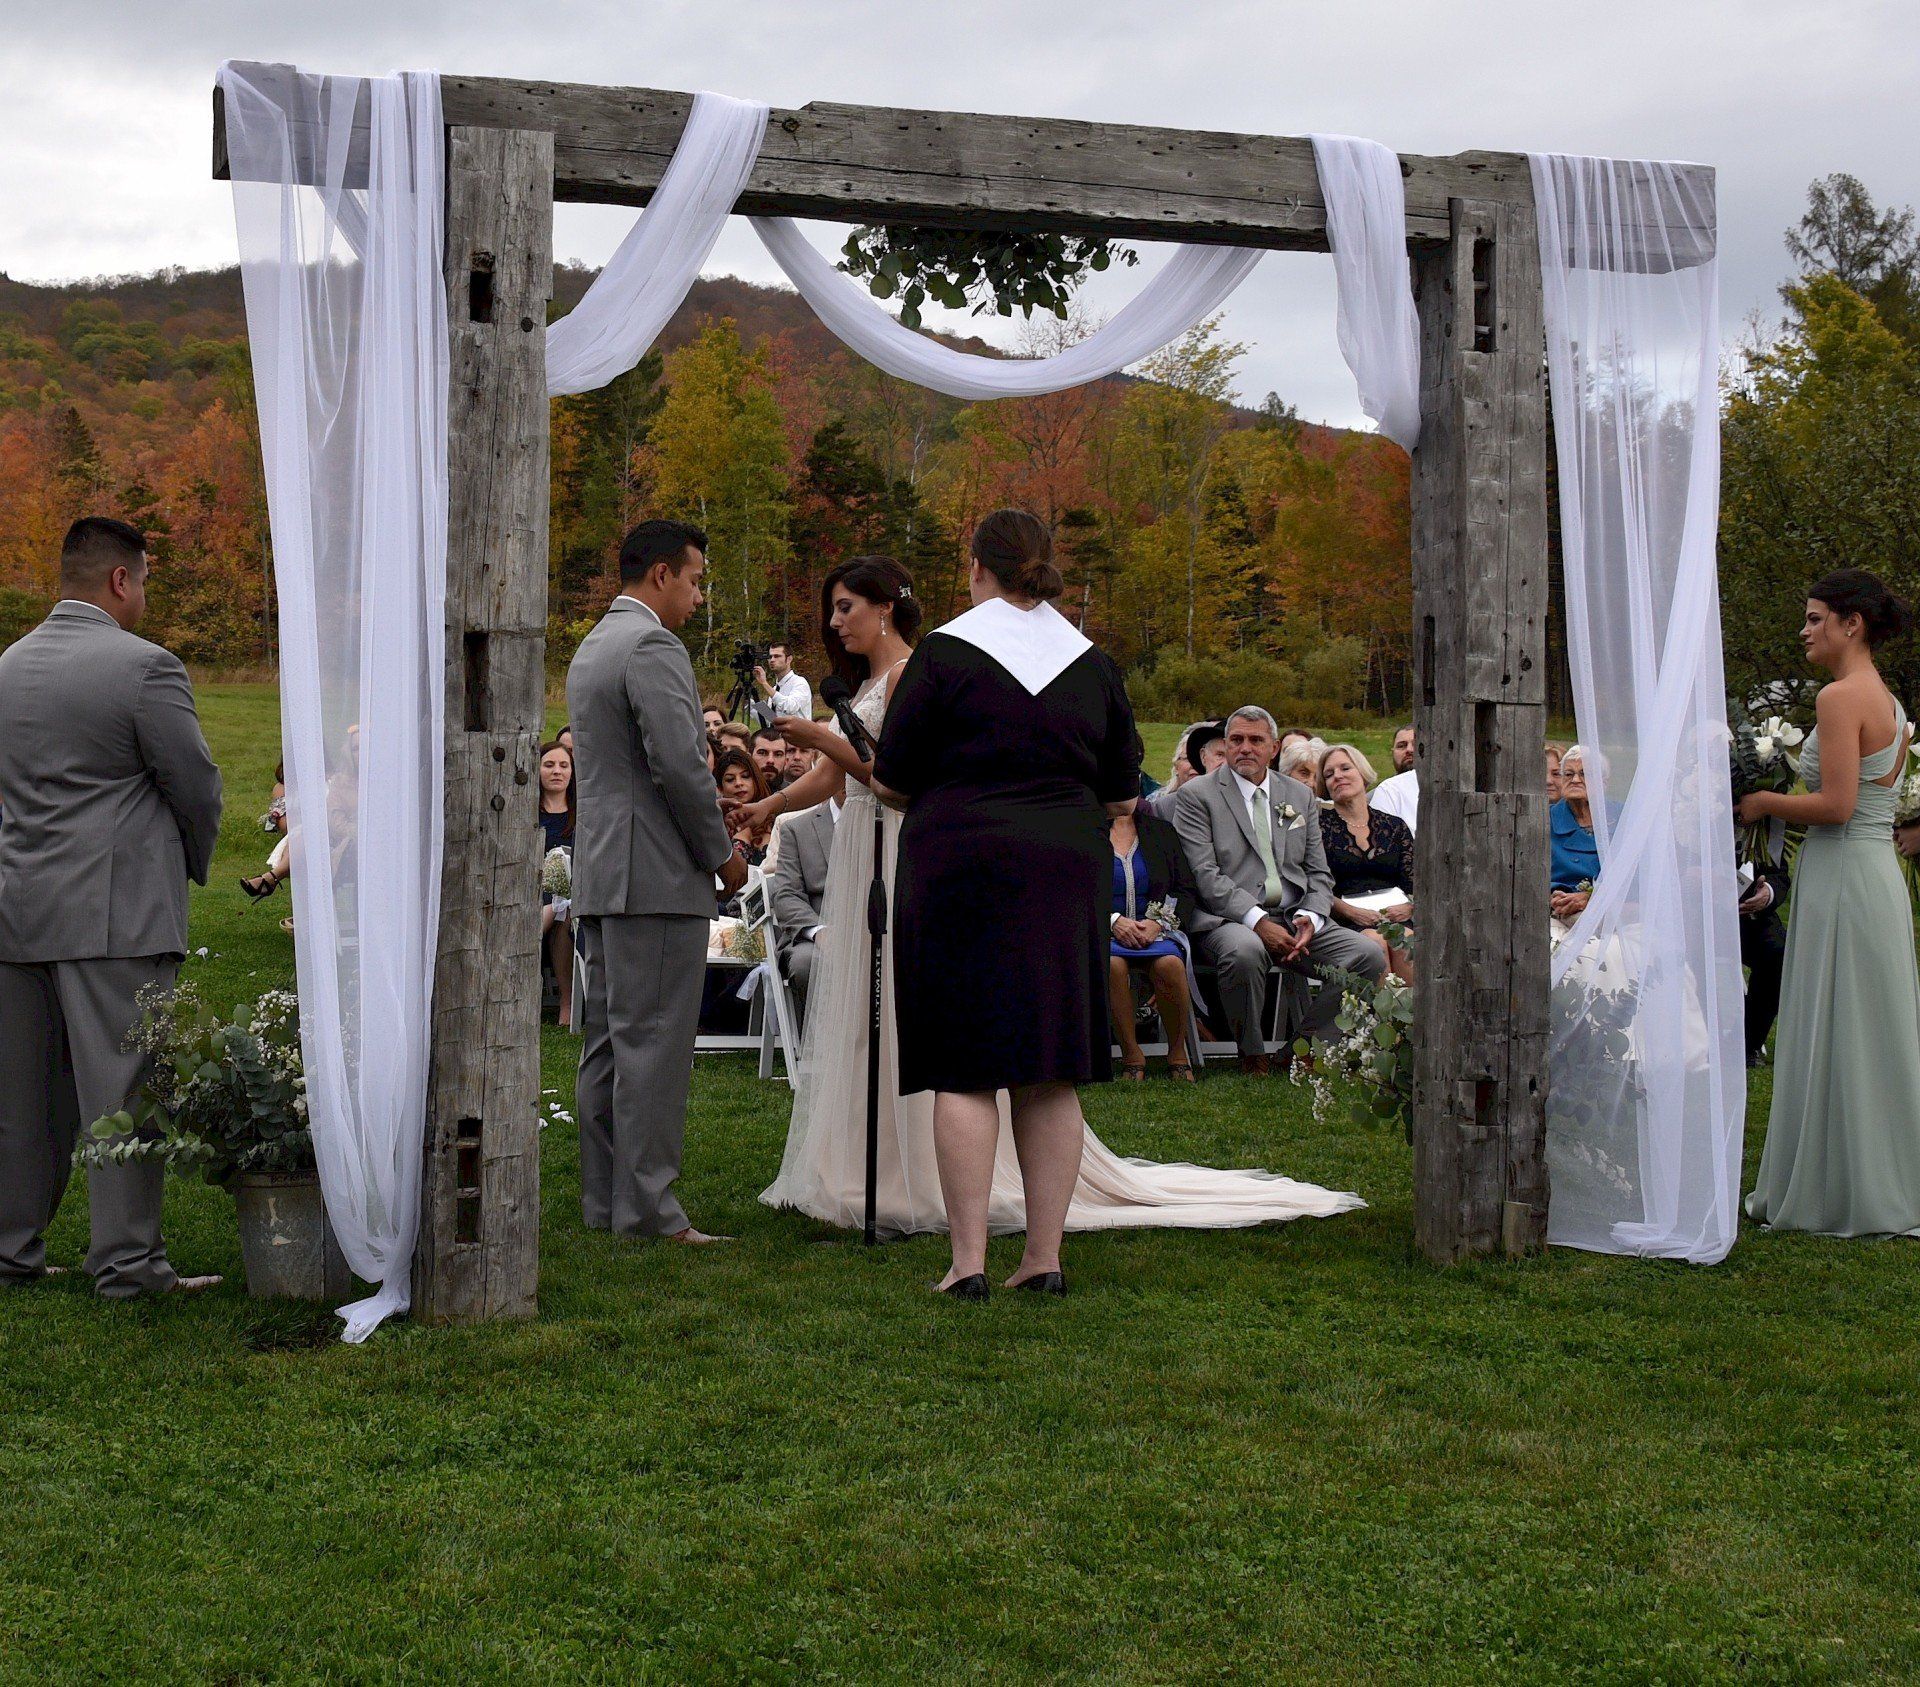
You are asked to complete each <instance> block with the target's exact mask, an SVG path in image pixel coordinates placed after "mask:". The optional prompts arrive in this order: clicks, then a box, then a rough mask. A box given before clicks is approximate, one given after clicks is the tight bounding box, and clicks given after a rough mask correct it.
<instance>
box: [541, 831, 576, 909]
mask: <svg viewBox="0 0 1920 1687" xmlns="http://www.w3.org/2000/svg"><path fill="white" fill-rule="evenodd" d="M540 888H541V889H542V890H544V891H545V892H546V893H547V894H548V895H549V896H555V897H562V898H569V899H570V898H571V897H572V895H573V851H572V849H570V848H569V847H568V846H567V845H566V844H561V845H560V846H559V847H558V848H555V849H550V850H548V851H547V858H546V860H545V861H543V862H541V864H540Z"/></svg>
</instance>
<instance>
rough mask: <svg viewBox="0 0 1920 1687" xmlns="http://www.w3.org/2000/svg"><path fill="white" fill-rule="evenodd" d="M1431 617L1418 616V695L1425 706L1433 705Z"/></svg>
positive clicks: (1432, 635) (1432, 632) (1430, 706)
mask: <svg viewBox="0 0 1920 1687" xmlns="http://www.w3.org/2000/svg"><path fill="white" fill-rule="evenodd" d="M1433 651H1434V631H1433V617H1432V616H1431V615H1423V616H1422V617H1421V618H1420V697H1421V700H1422V701H1423V702H1424V703H1425V704H1426V706H1427V707H1428V708H1429V709H1431V708H1432V707H1433Z"/></svg>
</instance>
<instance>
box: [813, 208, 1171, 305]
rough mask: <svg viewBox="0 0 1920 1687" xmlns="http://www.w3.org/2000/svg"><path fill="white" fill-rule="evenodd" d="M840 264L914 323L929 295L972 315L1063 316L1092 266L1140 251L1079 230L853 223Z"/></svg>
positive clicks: (1128, 259) (1126, 260) (1130, 260)
mask: <svg viewBox="0 0 1920 1687" xmlns="http://www.w3.org/2000/svg"><path fill="white" fill-rule="evenodd" d="M840 252H841V261H840V267H841V268H842V269H843V270H845V271H846V272H847V273H848V274H849V275H855V276H859V277H862V278H863V279H864V280H865V281H866V283H867V290H868V291H869V292H870V293H872V294H873V296H874V297H875V298H876V299H891V298H895V297H897V298H898V299H899V300H900V320H901V321H902V322H903V323H905V324H906V326H907V327H909V328H918V327H919V326H920V307H921V306H922V305H923V304H925V303H926V301H927V300H928V299H931V300H933V302H934V303H935V304H938V305H945V306H946V307H947V308H948V309H949V310H965V309H966V308H967V307H968V306H969V305H971V306H972V307H973V314H974V315H975V316H984V315H985V314H986V313H987V312H989V311H996V312H998V313H999V314H1000V315H1001V316H1011V315H1012V314H1013V313H1014V311H1015V310H1016V309H1018V310H1019V311H1020V312H1021V314H1022V315H1024V316H1027V317H1031V316H1032V315H1033V313H1034V311H1035V310H1036V309H1040V310H1047V311H1052V312H1053V314H1054V315H1055V316H1065V315H1066V314H1067V306H1068V303H1069V301H1070V300H1071V297H1072V293H1073V289H1074V288H1075V287H1077V286H1078V285H1079V284H1080V283H1081V282H1082V281H1084V280H1085V279H1086V277H1087V275H1088V273H1089V272H1090V271H1094V270H1103V269H1106V268H1108V267H1109V266H1110V265H1111V264H1113V263H1114V262H1115V261H1116V260H1117V261H1118V262H1120V263H1123V264H1136V263H1138V262H1139V261H1140V258H1139V254H1138V253H1136V252H1134V251H1133V250H1132V249H1131V248H1129V247H1126V246H1116V245H1115V244H1114V243H1113V242H1112V241H1111V240H1105V239H1096V238H1094V237H1091V236H1088V235H1079V234H981V233H966V232H962V231H960V230H957V229H938V228H899V227H895V226H893V225H891V224H887V223H876V224H870V225H868V226H866V227H863V228H857V229H855V230H854V231H853V233H851V234H850V235H848V236H847V240H846V244H845V245H844V246H842V247H841V248H840Z"/></svg>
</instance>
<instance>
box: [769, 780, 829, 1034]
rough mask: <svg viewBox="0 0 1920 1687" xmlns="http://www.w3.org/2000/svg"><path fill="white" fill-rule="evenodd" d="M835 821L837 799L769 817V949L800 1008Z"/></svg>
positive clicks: (823, 902) (818, 929)
mask: <svg viewBox="0 0 1920 1687" xmlns="http://www.w3.org/2000/svg"><path fill="white" fill-rule="evenodd" d="M839 824H840V804H839V802H838V801H837V800H830V801H827V802H823V803H816V804H815V805H814V806H813V807H812V808H808V809H802V810H801V811H800V813H798V814H783V815H781V816H780V817H779V819H778V820H776V821H775V822H774V827H773V835H774V838H775V840H776V841H777V842H778V844H779V846H780V848H779V859H778V862H777V863H776V865H775V867H774V869H773V898H772V909H773V949H774V957H775V959H776V960H777V961H778V963H779V967H780V974H781V976H782V977H783V978H785V979H786V981H787V982H788V983H789V984H791V985H792V986H793V993H794V995H795V996H797V997H798V998H799V1001H800V1009H801V1012H802V1013H804V1012H805V1011H806V1002H807V987H808V986H809V985H810V984H811V983H812V982H813V958H814V955H815V953H816V952H817V951H816V949H815V947H814V946H815V944H816V943H817V942H818V940H819V937H820V933H821V932H822V931H823V930H824V929H825V927H824V926H822V925H821V923H820V915H821V910H822V909H823V908H824V906H825V905H826V900H827V861H828V859H829V858H830V857H831V856H832V854H833V829H834V827H836V826H837V825H839Z"/></svg>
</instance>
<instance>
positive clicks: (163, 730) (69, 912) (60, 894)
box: [0, 516, 220, 1299]
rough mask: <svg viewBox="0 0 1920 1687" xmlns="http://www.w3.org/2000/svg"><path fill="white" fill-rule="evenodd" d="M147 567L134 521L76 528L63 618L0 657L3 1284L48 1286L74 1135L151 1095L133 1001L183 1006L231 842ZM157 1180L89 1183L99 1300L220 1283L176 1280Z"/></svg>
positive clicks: (59, 610) (151, 1175)
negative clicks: (183, 977)
mask: <svg viewBox="0 0 1920 1687" xmlns="http://www.w3.org/2000/svg"><path fill="white" fill-rule="evenodd" d="M146 549H147V547H146V540H145V539H143V538H142V537H141V535H140V534H139V532H138V531H137V530H136V529H134V528H131V527H129V526H128V525H127V524H126V523H125V522H123V521H113V520H110V519H108V518H106V517H104V516H87V517H84V518H82V519H81V520H79V521H76V522H75V523H74V524H73V526H72V527H71V528H70V529H69V530H68V532H67V537H66V542H65V544H64V545H63V546H62V547H61V552H60V602H59V603H57V604H55V605H54V608H53V612H52V614H50V615H49V616H48V617H47V618H46V620H45V621H43V622H42V623H41V624H40V625H39V626H38V627H36V628H35V629H34V630H33V631H32V632H30V633H28V634H27V636H26V637H25V638H23V639H21V640H19V641H18V642H17V643H16V644H14V645H13V646H12V647H11V648H10V649H8V650H7V651H6V653H5V654H4V655H0V815H3V816H4V818H0V1282H8V1281H12V1282H20V1281H25V1280H28V1279H31V1278H35V1277H41V1276H44V1275H45V1274H46V1270H47V1263H46V1259H47V1250H46V1229H47V1225H48V1223H49V1222H50V1221H51V1220H52V1218H53V1215H54V1212H55V1210H56V1209H57V1208H58V1207H59V1205H60V1197H61V1196H62V1195H63V1194H64V1193H65V1191H66V1186H67V1174H68V1170H69V1168H70V1167H71V1165H72V1160H73V1150H74V1145H75V1143H76V1141H77V1140H78V1138H79V1134H80V1132H81V1131H83V1130H85V1129H87V1128H88V1127H89V1126H90V1125H92V1124H93V1122H94V1121H95V1120H96V1119H101V1118H104V1117H106V1116H107V1115H109V1114H112V1113H117V1112H118V1111H119V1110H120V1109H121V1108H122V1107H123V1106H125V1105H126V1102H127V1100H128V1099H129V1097H131V1096H132V1095H133V1093H134V1092H135V1091H136V1090H137V1089H138V1088H139V1087H140V1084H141V1082H142V1080H143V1078H144V1075H145V1068H146V1056H145V1055H144V1054H142V1053H140V1052H139V1051H137V1050H129V1049H128V1048H127V1047H126V1036H127V1033H128V1032H129V1031H130V1030H132V1029H133V1028H134V1026H135V1025H136V1024H137V1022H138V1021H139V1018H140V1012H141V1009H140V1004H139V1001H138V997H139V995H140V993H141V992H142V991H143V990H149V989H153V990H168V989H171V988H172V985H173V981H174V976H175V973H176V972H177V970H178V968H179V964H180V962H181V960H182V959H183V958H184V957H185V955H186V952H187V880H188V879H189V878H192V879H193V880H194V882H195V883H197V884H205V883H206V882H207V869H208V867H209V866H210V865H211V863H212V860H213V846H214V840H215V838H216V836H217V835H218V833H219V830H220V774H219V770H218V769H217V768H215V766H214V765H213V758H212V757H211V756H210V755H209V754H208V753H207V741H206V739H205V738H204V737H202V736H201V732H200V720H199V717H198V715H196V714H195V712H194V706H193V687H192V685H191V684H190V683H189V681H188V679H187V671H186V669H185V668H183V667H182V666H181V665H180V662H179V660H178V659H177V658H176V657H174V656H172V655H170V654H169V653H168V652H167V651H165V650H162V649H161V648H160V647H159V646H158V645H157V644H149V643H148V642H147V641H146V640H145V639H142V638H136V637H135V636H134V632H133V629H134V627H135V626H136V625H137V624H138V623H139V620H140V617H141V616H142V615H143V614H144V613H145V611H146V606H147V585H146V583H147V555H146ZM162 1181H163V1171H162V1168H161V1167H160V1166H159V1165H158V1164H157V1163H143V1162H135V1163H132V1164H129V1165H118V1166H103V1167H101V1168H100V1169H98V1170H96V1171H93V1172H90V1173H89V1174H88V1178H87V1191H88V1205H89V1210H90V1215H91V1222H92V1229H93V1240H92V1246H91V1248H90V1249H89V1251H88V1253H87V1270H88V1271H89V1272H90V1273H91V1274H92V1276H93V1281H94V1287H95V1288H96V1289H97V1290H98V1291H99V1292H100V1293H101V1294H102V1295H105V1296H108V1297H110V1298H113V1299H127V1298H131V1297H132V1296H134V1295H140V1294H164V1293H167V1292H169V1291H173V1290H179V1289H197V1288H205V1287H207V1286H209V1285H210V1284H213V1283H217V1282H218V1281H219V1279H218V1278H217V1277H197V1278H182V1277H180V1276H178V1275H177V1274H176V1273H175V1271H174V1269H173V1267H172V1266H171V1265H170V1264H169V1263H168V1262H167V1250H166V1244H165V1243H164V1242H163V1241H162V1240H161V1237H160V1196H161V1186H162Z"/></svg>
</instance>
